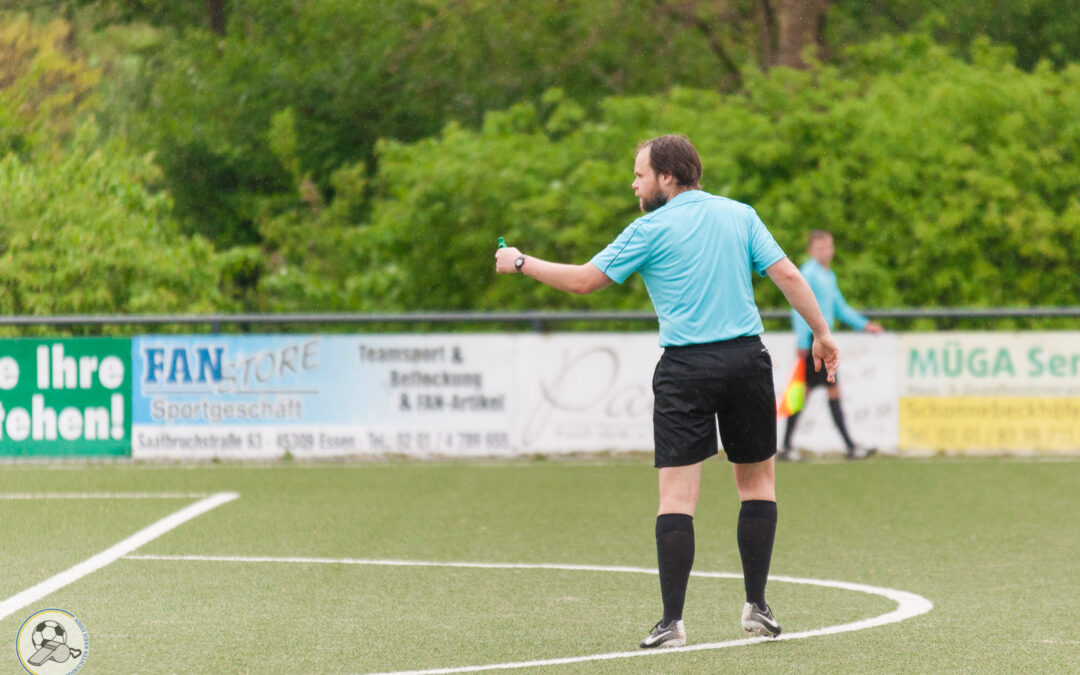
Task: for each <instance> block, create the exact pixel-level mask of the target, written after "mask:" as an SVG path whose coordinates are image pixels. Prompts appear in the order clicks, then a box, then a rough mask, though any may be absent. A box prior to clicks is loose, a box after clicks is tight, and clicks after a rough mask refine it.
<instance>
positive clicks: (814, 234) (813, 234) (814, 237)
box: [806, 230, 832, 246]
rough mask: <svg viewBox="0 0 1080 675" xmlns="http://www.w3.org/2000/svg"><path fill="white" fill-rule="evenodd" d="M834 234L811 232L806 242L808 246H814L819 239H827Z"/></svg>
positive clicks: (821, 231) (823, 231)
mask: <svg viewBox="0 0 1080 675" xmlns="http://www.w3.org/2000/svg"><path fill="white" fill-rule="evenodd" d="M831 236H832V233H831V232H829V231H828V230H810V236H809V237H808V239H807V241H806V245H807V246H813V245H814V242H815V241H817V240H818V239H824V238H825V237H831Z"/></svg>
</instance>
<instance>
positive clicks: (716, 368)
mask: <svg viewBox="0 0 1080 675" xmlns="http://www.w3.org/2000/svg"><path fill="white" fill-rule="evenodd" d="M653 394H654V395H655V403H654V404H653V440H654V443H655V447H656V451H655V452H656V455H655V462H654V463H655V465H656V466H657V467H668V466H688V465H690V464H697V463H698V462H700V461H702V460H705V459H707V458H709V457H712V456H713V455H715V454H717V452H718V450H717V439H716V429H717V423H718V422H719V428H720V441H721V442H723V444H724V452H726V453H727V458H728V461H730V462H734V463H736V464H747V463H751V462H762V461H765V460H766V459H768V458H770V457H772V456H773V455H774V454H776V393H775V392H774V390H773V377H772V359H771V358H770V357H769V351H768V350H767V349H765V345H764V344H763V343H762V342H761V338H759V337H758V336H756V335H755V336H749V337H741V338H735V339H734V340H725V341H723V342H711V343H708V344H701V345H688V346H685V347H668V348H666V349H664V354H663V356H661V357H660V362H659V363H657V364H656V372H655V373H654V374H653Z"/></svg>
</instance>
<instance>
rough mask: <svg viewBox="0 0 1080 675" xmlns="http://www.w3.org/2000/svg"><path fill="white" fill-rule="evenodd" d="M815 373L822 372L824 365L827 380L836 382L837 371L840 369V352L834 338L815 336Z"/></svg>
mask: <svg viewBox="0 0 1080 675" xmlns="http://www.w3.org/2000/svg"><path fill="white" fill-rule="evenodd" d="M813 354H814V371H816V372H820V371H821V367H822V365H824V366H825V373H826V374H827V377H826V378H825V379H826V380H828V381H829V382H836V371H837V369H839V368H840V350H839V349H838V348H837V346H836V340H833V336H832V335H831V334H830V335H825V336H818V335H815V336H814V345H813Z"/></svg>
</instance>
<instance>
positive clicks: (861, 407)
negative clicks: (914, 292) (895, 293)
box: [763, 332, 900, 453]
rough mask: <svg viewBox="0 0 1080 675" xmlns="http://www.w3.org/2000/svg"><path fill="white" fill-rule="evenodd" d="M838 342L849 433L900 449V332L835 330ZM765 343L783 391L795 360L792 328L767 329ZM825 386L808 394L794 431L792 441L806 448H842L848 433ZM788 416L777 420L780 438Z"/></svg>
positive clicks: (867, 443) (885, 448) (865, 442)
mask: <svg viewBox="0 0 1080 675" xmlns="http://www.w3.org/2000/svg"><path fill="white" fill-rule="evenodd" d="M834 336H835V337H836V342H837V344H838V345H839V347H840V372H839V373H837V376H836V381H837V384H838V385H839V387H840V402H841V406H840V407H841V409H842V410H843V414H844V422H845V425H846V426H847V429H848V433H849V434H850V435H851V438H852V440H853V441H855V443H857V444H859V445H861V446H864V447H866V448H875V449H877V450H878V451H879V452H889V453H892V452H896V450H897V446H898V443H899V434H900V421H899V412H898V409H897V391H898V386H899V385H898V382H897V367H896V353H897V348H898V347H897V345H898V340H899V338H898V337H897V335H896V334H893V333H882V334H880V335H870V334H867V333H847V332H841V333H835V334H834ZM763 339H764V341H765V344H766V346H768V348H769V353H770V354H772V359H773V381H774V383H775V389H776V392H777V396H778V397H779V396H780V395H781V394H782V393H783V391H784V388H785V387H786V386H787V382H788V378H789V377H790V376H791V371H792V368H793V367H794V366H795V362H796V360H797V358H796V353H795V336H794V335H793V334H792V333H766V334H765V336H764V338H763ZM828 399H829V397H828V393H827V392H826V390H825V388H824V387H815V388H814V389H812V390H810V391H808V392H807V394H806V403H805V405H804V407H803V410H802V412H801V414H800V415H799V419H798V423H797V424H796V426H795V431H794V433H793V434H792V443H791V444H792V446H793V447H795V448H798V449H800V450H802V451H810V452H816V453H832V452H843V451H844V439H843V438H842V437H841V435H840V432H839V431H838V430H837V428H836V424H835V423H834V422H833V419H832V413H831V412H830V411H829V400H828ZM786 426H787V421H786V420H784V419H780V420H777V436H776V437H777V443H782V442H783V440H784V430H785V428H786Z"/></svg>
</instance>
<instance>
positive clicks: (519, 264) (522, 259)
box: [514, 255, 525, 272]
mask: <svg viewBox="0 0 1080 675" xmlns="http://www.w3.org/2000/svg"><path fill="white" fill-rule="evenodd" d="M524 264H525V256H523V255H521V256H518V258H517V260H515V261H514V269H515V270H517V271H518V272H520V271H521V267H522V266H523V265H524Z"/></svg>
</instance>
